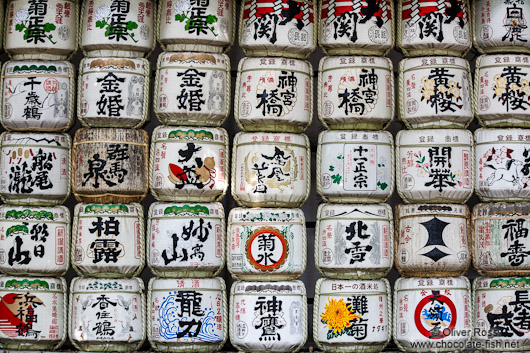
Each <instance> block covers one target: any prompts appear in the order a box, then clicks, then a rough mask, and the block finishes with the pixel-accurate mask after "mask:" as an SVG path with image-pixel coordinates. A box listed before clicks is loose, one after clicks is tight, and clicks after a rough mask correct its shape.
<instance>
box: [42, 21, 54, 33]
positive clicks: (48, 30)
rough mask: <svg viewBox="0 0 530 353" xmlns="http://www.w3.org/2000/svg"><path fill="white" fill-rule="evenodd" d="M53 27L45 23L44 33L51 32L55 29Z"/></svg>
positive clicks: (51, 24)
mask: <svg viewBox="0 0 530 353" xmlns="http://www.w3.org/2000/svg"><path fill="white" fill-rule="evenodd" d="M55 28H56V27H55V25H54V24H53V23H46V24H45V25H44V32H51V31H53V30H54V29H55Z"/></svg>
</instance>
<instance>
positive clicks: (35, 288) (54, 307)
mask: <svg viewBox="0 0 530 353" xmlns="http://www.w3.org/2000/svg"><path fill="white" fill-rule="evenodd" d="M0 307H1V308H2V309H1V310H0V316H1V319H0V320H2V329H0V347H2V348H4V349H14V350H26V351H27V350H46V349H49V350H56V349H59V348H60V347H61V346H62V344H63V343H64V341H65V340H66V320H67V319H66V314H67V298H66V281H65V280H64V278H62V277H61V278H40V277H11V276H1V277H0Z"/></svg>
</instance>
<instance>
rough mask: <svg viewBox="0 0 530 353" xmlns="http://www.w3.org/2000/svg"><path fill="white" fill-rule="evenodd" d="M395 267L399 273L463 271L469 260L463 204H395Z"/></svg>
mask: <svg viewBox="0 0 530 353" xmlns="http://www.w3.org/2000/svg"><path fill="white" fill-rule="evenodd" d="M396 220H397V221H396V224H397V229H396V233H397V234H398V235H399V237H397V239H396V267H397V268H398V270H399V272H400V273H401V274H402V275H403V276H418V277H439V276H458V275H461V274H464V273H465V272H466V271H467V269H468V267H469V263H470V262H471V257H470V256H469V243H468V237H469V233H470V231H471V230H470V229H469V228H470V227H469V224H470V216H469V209H468V207H467V206H466V205H454V204H436V205H426V204H411V205H398V207H397V211H396Z"/></svg>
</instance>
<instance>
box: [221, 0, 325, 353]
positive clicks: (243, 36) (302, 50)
mask: <svg viewBox="0 0 530 353" xmlns="http://www.w3.org/2000/svg"><path fill="white" fill-rule="evenodd" d="M293 3H294V4H290V2H289V3H287V4H285V3H282V2H271V1H264V0H246V1H242V3H241V11H240V18H239V20H240V22H239V45H240V47H241V48H242V49H243V51H244V53H245V54H246V55H247V56H248V57H244V58H243V59H242V60H241V61H240V62H239V67H238V73H237V82H236V93H235V102H234V116H235V119H236V122H237V124H238V125H239V127H240V128H241V129H242V130H243V132H240V133H238V134H237V135H236V136H235V138H234V141H233V152H232V175H231V179H232V183H231V185H232V189H231V191H232V196H233V198H234V200H235V201H236V202H237V204H238V205H239V206H241V207H238V208H234V209H232V210H231V212H230V214H229V216H228V230H227V263H228V270H229V272H230V273H231V274H232V276H233V277H234V278H235V279H237V280H238V281H236V282H234V283H233V285H232V288H231V290H230V341H231V343H232V345H233V346H234V347H236V348H237V349H239V350H241V351H245V352H264V351H276V352H294V351H297V350H298V349H300V348H301V347H302V345H303V344H304V343H305V342H306V340H307V321H308V320H307V303H306V289H305V285H304V283H302V282H301V281H298V280H296V279H297V278H299V277H300V276H301V275H302V274H303V272H304V270H305V267H306V259H307V250H306V245H307V239H306V238H307V233H306V224H305V217H304V213H303V212H302V210H301V209H300V207H301V206H302V205H303V204H304V203H305V201H306V200H307V198H308V196H309V192H310V186H311V169H310V164H311V154H310V144H309V139H308V137H307V136H306V135H305V134H303V132H304V131H305V130H306V129H307V128H308V126H309V125H310V124H311V121H312V116H313V69H312V67H311V64H310V63H309V62H307V61H305V60H304V59H307V58H308V57H309V55H310V54H311V53H312V52H313V51H314V50H315V48H316V28H317V23H316V13H317V6H316V1H303V2H293Z"/></svg>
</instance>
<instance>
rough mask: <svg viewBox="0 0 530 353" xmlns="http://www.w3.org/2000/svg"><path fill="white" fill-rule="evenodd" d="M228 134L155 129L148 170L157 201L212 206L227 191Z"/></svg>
mask: <svg viewBox="0 0 530 353" xmlns="http://www.w3.org/2000/svg"><path fill="white" fill-rule="evenodd" d="M228 161H229V154H228V134H227V132H226V130H224V129H221V128H207V127H186V126H174V127H172V126H158V127H157V128H155V130H154V131H153V138H152V140H151V156H150V168H149V173H150V175H149V186H150V188H151V193H152V194H153V196H154V197H155V198H156V199H157V200H159V201H193V202H212V201H217V200H220V199H222V198H223V197H224V195H225V193H226V189H227V187H228V170H229V167H228V166H229V162H228Z"/></svg>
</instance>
